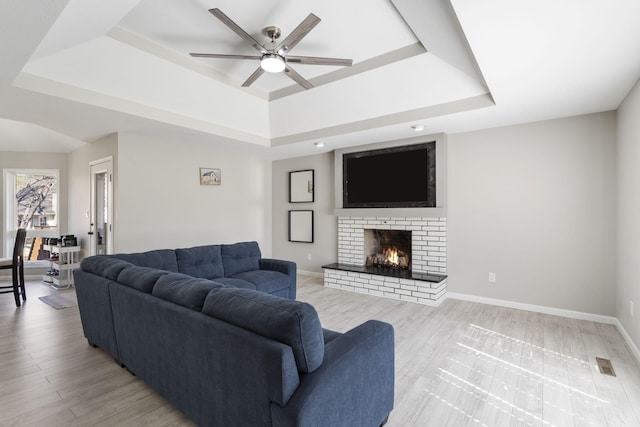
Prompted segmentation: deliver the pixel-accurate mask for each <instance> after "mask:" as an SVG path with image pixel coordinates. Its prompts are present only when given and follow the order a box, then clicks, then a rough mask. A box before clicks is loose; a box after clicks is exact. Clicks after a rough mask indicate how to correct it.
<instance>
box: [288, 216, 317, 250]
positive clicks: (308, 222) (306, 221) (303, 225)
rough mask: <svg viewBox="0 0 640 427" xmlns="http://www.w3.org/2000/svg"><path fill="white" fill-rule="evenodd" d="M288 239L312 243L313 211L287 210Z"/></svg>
mask: <svg viewBox="0 0 640 427" xmlns="http://www.w3.org/2000/svg"><path fill="white" fill-rule="evenodd" d="M289 241H290V242H303V243H313V211H312V210H305V211H289Z"/></svg>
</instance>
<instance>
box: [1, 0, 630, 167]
mask: <svg viewBox="0 0 640 427" xmlns="http://www.w3.org/2000/svg"><path fill="white" fill-rule="evenodd" d="M35 3H38V4H35ZM213 7H216V8H220V9H221V10H222V11H223V12H224V13H225V14H227V15H228V16H229V17H230V18H231V19H233V20H234V21H235V22H236V23H237V24H238V25H239V26H240V27H242V28H243V29H244V30H246V31H247V32H248V33H249V34H251V35H252V36H253V37H254V38H256V39H257V40H259V41H264V42H267V41H268V40H267V38H266V36H264V35H263V34H262V33H261V31H262V29H263V28H264V27H266V26H269V25H275V26H278V27H280V28H281V29H282V31H283V35H282V38H284V37H286V35H287V34H288V33H289V32H291V31H292V30H293V29H294V28H295V27H296V26H297V25H298V24H299V23H300V22H301V21H302V20H303V19H304V18H305V17H306V16H307V15H308V14H309V13H311V12H313V13H314V14H315V15H317V16H318V17H320V18H321V19H322V21H321V22H320V23H319V24H318V26H316V27H315V28H314V29H313V30H312V31H311V32H310V33H309V34H308V35H307V36H306V37H305V38H303V39H302V41H301V42H300V43H299V44H298V45H297V46H296V47H295V48H294V49H292V51H291V54H292V55H307V56H321V57H338V58H351V59H353V62H354V65H353V66H352V67H328V66H317V65H292V68H294V69H295V70H296V71H298V72H299V73H300V74H301V75H302V76H303V77H305V78H306V79H308V80H310V81H311V82H312V83H313V84H314V85H315V86H316V87H314V88H313V89H310V90H308V91H307V90H304V89H302V88H301V87H300V86H298V85H297V84H296V83H295V82H293V81H292V80H291V79H289V78H288V77H286V76H285V75H284V74H269V73H265V74H264V75H262V76H261V77H260V78H259V79H258V80H257V81H256V82H255V83H254V84H253V85H252V86H251V87H250V88H241V87H240V85H241V84H242V82H244V81H245V80H246V79H247V77H248V76H249V75H250V74H251V73H252V72H253V71H254V70H255V69H256V68H257V66H258V62H257V61H254V60H231V59H204V58H192V57H191V56H189V52H203V53H230V54H248V55H254V54H256V52H255V51H254V50H253V49H252V48H251V46H249V45H248V44H247V43H246V42H245V41H243V40H242V39H241V38H240V37H238V36H237V35H236V34H235V33H233V32H232V31H231V30H230V29H229V28H227V27H226V26H225V25H224V24H222V23H221V22H220V21H219V20H218V19H216V18H215V17H214V16H213V15H211V14H210V13H208V12H207V10H208V9H210V8H213ZM638 17H640V1H638V0H562V1H557V0H541V1H534V0H528V1H518V2H514V1H512V0H486V1H482V2H479V1H477V0H429V1H424V0H351V1H349V2H344V1H342V2H340V1H338V0H323V1H306V2H300V1H298V2H296V1H293V0H262V1H260V2H256V1H249V0H242V1H240V0H235V1H231V0H215V1H213V0H182V1H179V2H177V1H175V0H110V1H108V2H105V1H99V0H55V1H54V0H51V1H47V2H25V1H24V0H8V1H5V2H2V3H1V4H0V40H2V41H1V42H0V58H3V59H2V67H0V151H7V150H10V151H21V150H24V151H63V152H64V151H71V150H73V149H75V148H77V147H80V146H82V145H83V144H85V143H91V142H93V141H95V140H96V139H99V138H101V137H103V136H105V135H108V134H110V133H113V132H127V133H139V134H146V135H152V136H154V137H158V138H161V137H167V135H170V136H171V138H180V139H182V140H185V141H187V140H194V141H200V142H206V143H210V144H224V145H221V146H224V147H230V146H238V147H242V148H243V149H246V148H252V149H254V150H256V151H259V152H260V153H264V155H268V156H271V157H273V158H282V157H290V156H298V155H305V154H311V153H313V152H317V151H318V150H317V149H316V148H315V147H314V145H313V143H314V142H318V141H322V142H325V144H326V145H325V147H324V148H323V149H322V151H327V150H332V149H336V148H341V147H344V146H347V145H359V144H366V143H372V142H378V141H384V140H391V139H402V138H409V137H414V136H416V134H415V133H414V132H412V131H411V130H410V125H411V124H416V123H420V124H423V125H425V131H424V132H425V133H435V132H450V133H451V132H460V131H467V130H474V129H481V128H487V127H494V126H502V125H510V124H516V123H523V122H530V121H536V120H544V119H549V118H555V117H566V116H572V115H577V114H585V113H592V112H598V111H607V110H614V109H616V108H617V107H618V106H619V104H620V103H621V102H622V100H623V99H624V97H625V96H626V94H627V93H628V91H629V90H630V89H631V87H632V86H633V84H634V83H635V82H636V81H637V80H638V78H639V77H640V55H638V54H637V53H638V52H640V26H639V25H637V18H638Z"/></svg>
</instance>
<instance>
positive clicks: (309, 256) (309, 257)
mask: <svg viewBox="0 0 640 427" xmlns="http://www.w3.org/2000/svg"><path fill="white" fill-rule="evenodd" d="M307 259H308V260H309V261H311V252H309V253H308V254H307Z"/></svg>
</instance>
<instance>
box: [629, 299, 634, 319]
mask: <svg viewBox="0 0 640 427" xmlns="http://www.w3.org/2000/svg"><path fill="white" fill-rule="evenodd" d="M629 315H630V316H631V317H633V301H631V300H629Z"/></svg>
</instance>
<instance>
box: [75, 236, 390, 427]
mask: <svg viewBox="0 0 640 427" xmlns="http://www.w3.org/2000/svg"><path fill="white" fill-rule="evenodd" d="M172 254H173V255H172ZM74 275H75V286H76V292H77V295H78V305H79V309H80V317H81V320H82V325H83V329H84V333H85V336H86V337H87V339H88V340H89V342H90V343H91V344H92V345H94V346H98V347H101V348H102V349H104V350H105V351H107V352H108V353H110V354H111V355H112V356H113V357H115V358H116V360H118V361H119V363H121V364H122V365H123V366H126V367H127V369H129V370H130V371H131V372H132V373H134V374H135V375H137V376H138V377H139V378H141V379H142V380H144V381H145V382H146V383H148V384H149V385H150V386H152V387H153V388H154V389H155V390H156V391H157V392H158V393H160V394H161V395H162V396H164V397H165V398H166V399H167V400H168V401H169V402H171V403H172V404H173V405H174V406H175V407H176V408H178V409H180V410H181V411H182V412H183V413H184V414H185V415H187V416H188V417H189V418H191V419H192V420H193V421H194V422H196V423H197V424H198V425H200V426H225V427H226V426H311V427H313V426H372V427H375V426H379V425H381V424H383V423H384V422H385V421H386V419H387V417H388V415H389V413H390V411H391V409H392V408H393V396H394V336H393V328H392V327H391V325H389V324H387V323H384V322H379V321H375V320H370V321H368V322H365V323H363V324H362V325H360V326H357V327H355V328H353V329H352V330H350V331H348V332H345V333H339V332H334V331H329V330H326V329H323V328H322V326H321V324H320V320H319V318H318V314H317V313H316V311H315V309H314V308H313V307H312V306H311V305H309V304H307V303H304V302H300V301H296V300H295V299H294V298H295V264H294V263H291V262H287V261H280V260H272V259H262V258H261V256H260V250H259V248H258V245H257V243H255V242H248V243H239V244H235V245H210V246H202V247H197V248H189V249H176V250H159V251H150V252H145V253H139V254H119V255H109V256H94V257H89V258H86V259H85V260H83V261H82V263H81V268H80V269H78V270H76V271H74Z"/></svg>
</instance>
